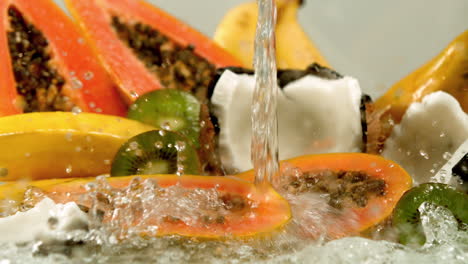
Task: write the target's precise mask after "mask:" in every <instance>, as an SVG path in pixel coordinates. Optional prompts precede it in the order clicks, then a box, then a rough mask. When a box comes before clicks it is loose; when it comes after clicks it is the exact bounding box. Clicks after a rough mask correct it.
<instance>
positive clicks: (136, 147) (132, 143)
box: [128, 141, 138, 150]
mask: <svg viewBox="0 0 468 264" xmlns="http://www.w3.org/2000/svg"><path fill="white" fill-rule="evenodd" d="M128 146H129V147H130V149H131V150H137V149H138V142H136V141H132V142H130V144H129V145H128Z"/></svg>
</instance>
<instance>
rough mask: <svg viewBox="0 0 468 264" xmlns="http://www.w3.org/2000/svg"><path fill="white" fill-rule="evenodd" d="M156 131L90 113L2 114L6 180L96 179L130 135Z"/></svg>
mask: <svg viewBox="0 0 468 264" xmlns="http://www.w3.org/2000/svg"><path fill="white" fill-rule="evenodd" d="M152 129H154V128H153V127H151V126H148V125H145V124H142V123H140V122H137V121H133V120H129V119H125V118H120V117H115V116H106V115H98V114H90V113H80V114H74V113H65V112H50V113H29V114H21V115H13V116H6V117H2V118H0V181H9V180H17V179H30V180H38V179H47V178H66V177H95V176H97V175H99V174H104V173H108V172H109V171H110V163H111V161H112V159H113V158H114V155H115V153H116V152H117V150H118V149H119V148H120V146H121V145H122V144H123V143H124V142H125V141H127V140H128V139H129V138H131V137H133V136H135V135H137V134H140V133H143V132H146V131H148V130H152Z"/></svg>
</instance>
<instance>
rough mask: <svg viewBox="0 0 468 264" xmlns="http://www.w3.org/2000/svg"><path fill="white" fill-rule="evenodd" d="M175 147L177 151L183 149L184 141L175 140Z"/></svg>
mask: <svg viewBox="0 0 468 264" xmlns="http://www.w3.org/2000/svg"><path fill="white" fill-rule="evenodd" d="M175 148H176V149H177V151H179V152H180V151H183V150H184V149H185V142H183V141H177V142H176V144H175Z"/></svg>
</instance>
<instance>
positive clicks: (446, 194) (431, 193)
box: [392, 183, 468, 245]
mask: <svg viewBox="0 0 468 264" xmlns="http://www.w3.org/2000/svg"><path fill="white" fill-rule="evenodd" d="M423 202H430V203H433V204H435V205H438V206H443V207H445V208H447V209H449V210H450V211H451V212H452V214H453V216H454V217H455V219H457V221H458V223H459V227H460V228H463V226H464V225H467V224H468V195H467V194H465V193H462V192H459V191H457V190H455V189H454V188H452V187H450V186H449V185H446V184H441V183H424V184H421V185H419V186H417V187H414V188H412V189H411V190H409V191H407V192H406V193H405V194H404V195H403V197H402V198H401V199H400V201H399V202H398V203H397V205H396V207H395V210H394V212H393V219H392V223H393V225H394V226H395V227H396V229H397V232H398V234H399V242H400V243H402V244H405V245H406V244H412V245H417V244H419V245H422V244H424V243H425V241H426V237H425V236H424V233H423V230H422V225H421V219H420V213H419V211H418V208H419V207H420V206H421V204H422V203H423Z"/></svg>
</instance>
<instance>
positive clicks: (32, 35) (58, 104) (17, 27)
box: [0, 0, 127, 116]
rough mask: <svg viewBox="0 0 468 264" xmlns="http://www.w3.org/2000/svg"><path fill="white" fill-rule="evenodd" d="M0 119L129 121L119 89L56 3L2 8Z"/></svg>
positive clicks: (20, 1)
mask: <svg viewBox="0 0 468 264" xmlns="http://www.w3.org/2000/svg"><path fill="white" fill-rule="evenodd" d="M0 21H1V24H0V32H1V33H2V34H0V57H1V58H4V59H5V60H6V61H5V62H4V63H2V64H1V65H0V87H1V88H0V116H3V115H10V114H18V113H22V112H36V111H55V110H60V111H70V110H72V109H74V110H75V111H85V112H95V113H104V114H112V115H119V116H124V115H125V113H126V109H127V107H126V105H125V103H124V102H123V100H122V99H121V97H120V94H119V92H118V90H117V89H116V85H115V84H114V83H113V81H112V79H111V78H110V77H109V76H108V74H107V72H106V71H105V69H104V68H103V67H102V66H101V65H100V63H99V61H98V60H97V59H96V58H95V56H94V53H93V51H92V49H91V47H90V45H89V44H88V43H87V42H86V41H85V39H84V37H83V35H82V34H81V33H80V31H79V29H78V27H76V25H75V24H74V23H73V22H72V21H71V20H70V18H69V17H68V16H67V15H66V14H65V13H63V12H62V11H61V10H60V8H59V7H58V6H56V4H54V2H53V1H52V0H37V1H36V0H35V1H29V0H5V1H2V2H1V3H0Z"/></svg>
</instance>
